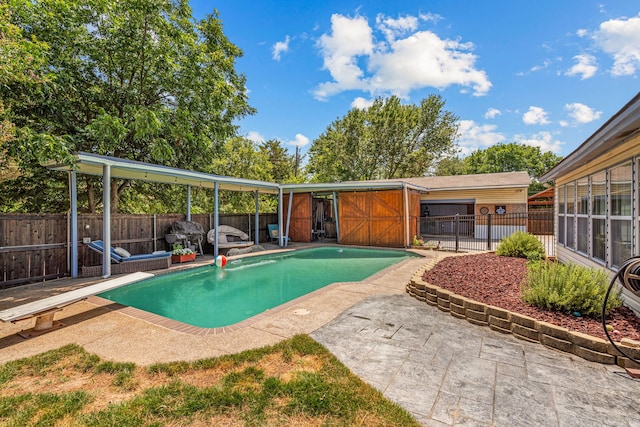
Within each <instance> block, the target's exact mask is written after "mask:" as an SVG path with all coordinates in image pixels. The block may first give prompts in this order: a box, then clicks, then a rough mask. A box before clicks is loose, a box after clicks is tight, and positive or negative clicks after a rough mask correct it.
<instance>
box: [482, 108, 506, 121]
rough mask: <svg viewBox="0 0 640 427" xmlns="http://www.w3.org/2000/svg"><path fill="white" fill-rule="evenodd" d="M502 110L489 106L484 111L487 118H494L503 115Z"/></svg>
mask: <svg viewBox="0 0 640 427" xmlns="http://www.w3.org/2000/svg"><path fill="white" fill-rule="evenodd" d="M501 114H502V111H500V110H498V109H497V108H489V109H488V110H487V112H486V113H484V118H485V119H494V118H496V117H497V116H499V115H501Z"/></svg>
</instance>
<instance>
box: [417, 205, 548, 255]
mask: <svg viewBox="0 0 640 427" xmlns="http://www.w3.org/2000/svg"><path fill="white" fill-rule="evenodd" d="M419 221H420V224H419V230H420V236H421V238H422V239H423V240H424V241H425V243H426V244H427V245H428V246H433V247H437V248H439V249H445V250H451V251H455V252H474V251H476V252H477V251H493V250H495V249H496V246H497V245H498V244H499V243H500V241H501V240H502V239H503V238H505V237H508V236H510V235H511V234H513V233H514V232H516V231H519V230H521V231H526V232H529V233H531V234H533V235H535V236H536V237H537V238H538V239H539V240H540V241H541V242H542V244H543V245H544V247H545V250H546V252H547V256H555V244H554V237H555V236H554V234H553V211H549V210H544V211H531V212H524V213H512V214H502V215H498V214H487V215H459V214H458V215H453V216H429V217H422V218H420V219H419Z"/></svg>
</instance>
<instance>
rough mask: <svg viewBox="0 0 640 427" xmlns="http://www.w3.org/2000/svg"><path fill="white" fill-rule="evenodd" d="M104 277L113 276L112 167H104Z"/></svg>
mask: <svg viewBox="0 0 640 427" xmlns="http://www.w3.org/2000/svg"><path fill="white" fill-rule="evenodd" d="M102 206H103V211H102V243H103V248H104V250H103V251H102V277H103V278H104V279H106V278H107V277H109V276H111V166H110V165H103V166H102Z"/></svg>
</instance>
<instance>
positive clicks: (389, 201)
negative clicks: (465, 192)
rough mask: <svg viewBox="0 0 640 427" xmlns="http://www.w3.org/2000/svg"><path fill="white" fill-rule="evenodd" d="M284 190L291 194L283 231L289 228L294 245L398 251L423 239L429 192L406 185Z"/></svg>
mask: <svg viewBox="0 0 640 427" xmlns="http://www.w3.org/2000/svg"><path fill="white" fill-rule="evenodd" d="M310 186H311V187H310ZM284 187H286V188H284V189H283V191H286V190H287V189H288V190H289V194H284V198H283V204H282V206H283V227H284V229H285V230H286V229H287V224H288V233H289V234H288V236H289V237H290V238H291V240H292V241H296V242H311V241H313V240H315V239H318V238H323V237H327V238H334V237H335V238H336V240H337V242H338V243H340V244H344V245H361V246H381V247H398V248H400V247H407V246H410V245H411V243H412V241H413V236H414V235H417V234H418V221H419V217H420V196H421V194H422V193H423V192H424V191H426V189H424V188H421V187H417V186H413V185H409V184H407V183H402V182H387V183H370V182H366V181H364V182H358V183H351V184H342V183H338V184H322V185H318V184H311V185H304V184H292V185H290V186H287V185H285V186H284ZM290 197H292V198H291V203H290V204H289V198H290ZM289 206H290V214H289Z"/></svg>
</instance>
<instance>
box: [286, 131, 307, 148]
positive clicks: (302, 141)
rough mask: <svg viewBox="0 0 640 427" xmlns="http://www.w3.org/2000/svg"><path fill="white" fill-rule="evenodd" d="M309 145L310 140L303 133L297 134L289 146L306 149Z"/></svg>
mask: <svg viewBox="0 0 640 427" xmlns="http://www.w3.org/2000/svg"><path fill="white" fill-rule="evenodd" d="M307 144H309V138H307V137H306V136H304V135H303V134H301V133H296V139H294V140H293V141H289V145H295V146H296V147H304V146H305V145H307Z"/></svg>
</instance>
